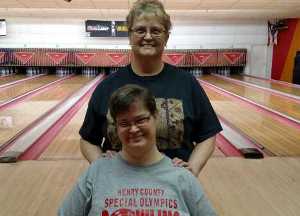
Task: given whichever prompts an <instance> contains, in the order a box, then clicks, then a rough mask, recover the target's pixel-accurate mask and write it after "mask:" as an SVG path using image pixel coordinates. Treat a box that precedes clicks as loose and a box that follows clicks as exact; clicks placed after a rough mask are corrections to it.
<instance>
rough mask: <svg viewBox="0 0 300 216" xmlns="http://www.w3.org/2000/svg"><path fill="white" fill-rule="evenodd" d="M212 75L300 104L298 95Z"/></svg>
mask: <svg viewBox="0 0 300 216" xmlns="http://www.w3.org/2000/svg"><path fill="white" fill-rule="evenodd" d="M211 75H212V76H215V77H218V78H220V79H223V80H227V81H229V82H233V83H236V84H238V85H241V86H248V87H250V88H254V89H256V90H260V91H262V92H264V91H267V92H270V94H272V95H276V96H278V97H281V98H284V99H289V100H291V101H294V102H295V103H298V104H300V97H299V96H296V95H292V94H288V93H284V92H281V91H278V90H274V89H270V88H266V87H262V86H259V85H255V84H253V83H248V82H245V81H241V80H236V79H232V78H230V77H225V76H222V75H219V74H211Z"/></svg>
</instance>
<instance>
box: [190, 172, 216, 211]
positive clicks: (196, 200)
mask: <svg viewBox="0 0 300 216" xmlns="http://www.w3.org/2000/svg"><path fill="white" fill-rule="evenodd" d="M189 182H190V185H189V194H190V197H189V201H188V202H189V203H188V205H189V209H190V213H191V216H202V215H204V216H216V212H215V210H214V209H213V207H212V206H211V203H210V202H209V200H208V199H207V198H206V196H205V194H204V191H203V189H202V186H201V184H200V182H199V181H198V179H197V178H195V177H194V176H193V175H192V174H191V175H189Z"/></svg>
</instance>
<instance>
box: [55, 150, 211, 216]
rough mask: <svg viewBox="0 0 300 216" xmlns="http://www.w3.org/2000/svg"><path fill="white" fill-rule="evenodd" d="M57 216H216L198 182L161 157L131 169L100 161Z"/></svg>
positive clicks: (119, 161)
mask: <svg viewBox="0 0 300 216" xmlns="http://www.w3.org/2000/svg"><path fill="white" fill-rule="evenodd" d="M58 215H59V216H68V215H69V216H77V215H80V216H83V215H88V216H146V215H147V216H164V215H167V216H187V215H191V216H201V215H205V216H206V215H209V216H211V215H216V214H215V212H214V210H213V209H212V207H211V205H210V203H209V202H208V200H207V199H206V198H205V196H204V193H203V190H202V188H201V186H200V184H199V182H198V180H197V179H196V178H195V177H194V176H193V175H192V174H191V173H190V172H189V171H187V170H186V169H184V168H180V167H174V166H173V164H172V161H171V160H170V159H169V158H167V157H164V158H163V159H161V160H160V161H159V162H157V163H155V164H152V165H150V166H133V165H131V164H129V163H128V162H127V161H125V160H124V159H122V157H121V156H120V155H119V154H118V155H117V156H115V157H114V158H112V159H106V158H103V159H99V160H97V161H95V162H94V163H93V164H92V165H91V166H90V167H89V169H88V170H87V171H86V172H85V173H84V174H83V175H82V176H81V177H80V179H79V181H78V182H77V184H76V185H75V186H74V188H73V189H72V191H71V192H70V193H69V194H68V195H67V197H66V198H65V200H64V202H63V204H62V206H61V207H60V209H59V211H58Z"/></svg>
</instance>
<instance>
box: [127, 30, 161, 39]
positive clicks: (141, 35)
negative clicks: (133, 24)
mask: <svg viewBox="0 0 300 216" xmlns="http://www.w3.org/2000/svg"><path fill="white" fill-rule="evenodd" d="M131 31H132V32H133V33H134V35H135V36H137V37H139V38H144V37H145V36H146V34H147V33H148V28H146V27H137V28H132V29H131ZM165 32H166V30H164V29H162V28H159V27H152V28H150V29H149V33H150V35H151V37H153V38H161V37H162V36H163V34H164V33H165Z"/></svg>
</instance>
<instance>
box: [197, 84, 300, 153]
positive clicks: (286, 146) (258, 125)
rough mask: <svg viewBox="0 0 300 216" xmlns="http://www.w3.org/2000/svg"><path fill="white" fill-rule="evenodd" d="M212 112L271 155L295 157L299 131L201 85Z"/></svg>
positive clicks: (297, 148) (299, 140)
mask: <svg viewBox="0 0 300 216" xmlns="http://www.w3.org/2000/svg"><path fill="white" fill-rule="evenodd" d="M202 86H203V85H202ZM203 88H204V90H205V92H206V93H207V95H208V97H209V99H210V101H211V103H212V105H213V107H214V109H215V111H216V113H217V114H218V115H220V116H221V117H223V118H224V119H225V120H227V121H228V122H230V123H231V124H232V125H234V126H235V127H237V128H239V129H240V130H241V131H242V132H243V133H244V134H245V135H247V136H248V137H250V138H252V139H253V140H254V141H255V142H256V143H258V144H260V145H262V146H264V147H265V148H267V149H268V150H270V151H271V152H273V153H274V154H275V155H280V156H299V155H300V145H299V143H300V136H299V134H300V131H299V129H296V128H294V127H292V126H288V125H286V124H283V123H281V122H279V121H277V120H275V119H273V118H271V117H270V116H267V115H266V114H264V113H261V112H259V111H257V110H256V109H254V108H253V107H251V106H249V105H248V104H245V103H241V102H238V101H237V100H234V99H231V98H229V97H227V96H226V95H221V94H219V93H217V92H215V91H213V90H211V89H210V88H207V87H205V86H203Z"/></svg>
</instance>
